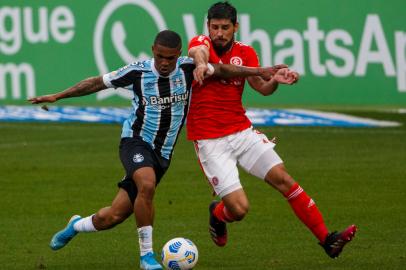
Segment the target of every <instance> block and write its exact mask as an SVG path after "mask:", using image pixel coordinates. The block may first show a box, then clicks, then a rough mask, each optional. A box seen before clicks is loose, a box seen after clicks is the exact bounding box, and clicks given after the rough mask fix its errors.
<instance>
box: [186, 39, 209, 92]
mask: <svg viewBox="0 0 406 270" xmlns="http://www.w3.org/2000/svg"><path fill="white" fill-rule="evenodd" d="M189 56H190V57H191V58H193V61H194V62H195V65H196V68H195V70H194V71H193V77H194V79H195V80H196V81H197V82H199V84H200V85H202V84H203V80H204V78H205V76H206V73H207V72H208V67H207V63H208V61H209V48H207V47H206V46H204V45H200V46H196V47H193V48H190V49H189Z"/></svg>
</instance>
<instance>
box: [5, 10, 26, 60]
mask: <svg viewBox="0 0 406 270" xmlns="http://www.w3.org/2000/svg"><path fill="white" fill-rule="evenodd" d="M7 19H9V20H10V21H11V27H10V30H8V31H7V29H6V21H7ZM21 43H22V41H21V23H20V10H19V9H18V8H11V7H2V8H0V53H4V54H9V55H10V54H15V53H17V52H18V51H19V50H20V48H21Z"/></svg>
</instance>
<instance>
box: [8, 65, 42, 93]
mask: <svg viewBox="0 0 406 270" xmlns="http://www.w3.org/2000/svg"><path fill="white" fill-rule="evenodd" d="M23 75H24V77H25V79H26V80H25V82H26V83H25V85H26V88H27V96H26V97H27V98H28V97H33V96H35V76H34V70H33V68H32V66H31V65H30V64H27V63H21V64H20V65H18V66H17V65H15V64H5V65H2V64H0V99H5V98H6V97H7V91H6V82H7V78H11V83H10V84H11V89H12V97H13V99H21V84H20V82H21V80H22V77H23Z"/></svg>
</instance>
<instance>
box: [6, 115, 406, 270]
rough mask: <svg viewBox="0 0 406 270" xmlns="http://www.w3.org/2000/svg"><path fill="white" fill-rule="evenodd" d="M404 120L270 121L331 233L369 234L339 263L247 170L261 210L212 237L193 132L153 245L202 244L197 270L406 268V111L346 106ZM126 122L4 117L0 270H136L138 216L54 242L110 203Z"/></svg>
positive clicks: (164, 200) (167, 187)
mask: <svg viewBox="0 0 406 270" xmlns="http://www.w3.org/2000/svg"><path fill="white" fill-rule="evenodd" d="M346 113H350V114H352V115H357V116H365V117H371V118H375V119H382V120H394V121H400V122H402V123H403V126H401V127H396V128H350V129H344V128H320V127H307V128H304V127H272V128H261V129H260V130H261V131H263V132H264V133H266V134H267V135H268V136H269V137H272V136H277V137H278V144H277V147H276V150H277V152H278V153H279V154H280V156H281V157H282V158H283V159H284V161H285V164H286V167H287V168H288V171H289V173H290V174H291V175H292V176H293V177H294V178H295V179H296V180H297V181H298V182H299V183H300V184H301V185H302V187H303V188H304V189H305V190H306V191H307V193H308V194H310V195H311V196H312V197H313V199H314V200H315V201H316V203H317V205H318V207H319V209H320V210H321V211H322V213H323V215H324V218H325V221H326V224H327V225H328V227H329V228H330V229H331V230H341V229H343V228H345V227H346V226H348V225H350V224H352V223H355V224H357V226H358V227H359V231H358V233H357V235H356V237H355V239H354V240H353V242H351V243H350V244H349V245H348V246H346V247H345V249H344V252H343V253H342V254H341V256H340V257H339V258H338V259H335V260H333V259H330V258H329V257H328V256H327V255H326V254H325V253H324V251H323V250H322V248H321V247H320V246H319V245H318V244H317V241H316V239H315V238H314V237H313V235H312V234H311V233H310V232H309V231H308V230H307V228H306V227H305V226H303V225H302V224H301V223H300V222H299V220H298V219H297V218H296V217H295V216H294V214H293V212H292V211H291V209H290V207H289V205H288V203H287V202H286V201H285V199H284V198H283V197H282V196H281V195H280V194H279V193H278V192H276V191H275V190H274V189H272V188H270V187H269V186H267V185H266V184H265V183H263V182H261V181H260V180H258V179H256V178H254V177H251V176H249V175H247V174H246V173H245V172H243V171H241V179H242V183H243V185H244V187H245V190H246V192H247V194H248V196H249V198H250V203H251V208H250V212H249V213H248V215H247V217H246V218H245V219H244V220H243V221H242V222H240V223H233V224H231V225H229V227H228V228H229V242H228V245H227V246H226V247H224V248H218V247H216V246H215V245H214V244H213V243H212V241H211V239H210V238H209V234H208V228H207V226H208V224H207V223H208V210H207V207H208V205H209V203H210V202H211V200H212V196H211V192H210V188H209V186H208V184H207V182H206V180H205V178H204V176H203V174H202V172H201V170H200V168H199V165H198V163H197V160H196V157H195V153H194V149H193V146H192V143H191V142H189V141H187V140H186V138H185V133H184V132H183V133H182V135H181V137H180V138H179V140H178V144H177V146H176V149H175V154H174V159H173V160H172V164H171V167H170V169H169V171H168V172H167V174H166V175H165V177H164V179H163V180H162V182H161V184H160V185H159V187H158V189H157V192H156V196H155V207H156V220H155V225H154V249H155V252H157V253H159V254H160V249H161V247H162V246H163V245H164V243H165V242H166V241H168V240H169V239H171V238H174V237H178V236H183V237H187V238H190V239H191V240H193V241H194V242H195V244H196V245H197V246H198V248H199V262H198V265H197V266H196V268H195V269H199V270H203V269H207V270H209V269H210V270H215V269H230V270H231V269H232V270H237V269H312V270H315V269H323V270H325V269H346V270H347V269H358V270H359V269H368V270H372V269H405V266H406V245H405V242H406V188H405V180H406V114H396V113H387V112H369V111H356V112H352V111H348V112H346ZM120 129H121V127H120V126H119V125H103V124H80V123H68V124H63V123H51V124H50V123H10V122H8V123H6V122H1V123H0V138H1V141H0V207H1V209H0V269H4V270H11V269H13V270H14V269H18V270H27V269H50V270H51V269H52V270H73V269H75V270H82V269H83V270H84V269H87V270H89V269H90V270H91V269H95V270H96V269H99V270H110V269H122V270H126V269H128V270H130V269H138V267H139V258H138V256H139V255H138V254H139V251H138V239H137V235H136V231H135V222H134V218H133V217H131V218H129V219H128V220H127V221H126V222H124V223H122V224H120V225H118V226H117V227H115V228H114V229H112V230H109V231H104V232H99V233H89V234H79V235H78V236H77V237H76V238H75V239H73V240H72V242H71V243H69V245H68V246H66V247H65V248H63V249H61V250H59V251H56V252H55V251H52V250H51V249H50V248H49V247H48V243H49V241H50V239H51V237H52V235H53V234H54V233H55V232H56V231H58V230H60V229H61V228H63V227H64V226H65V225H66V222H67V221H68V220H69V218H70V217H71V216H72V215H73V214H80V215H82V216H87V215H89V214H92V213H94V212H95V211H97V210H98V209H99V208H101V207H103V206H106V205H109V204H110V202H111V200H112V199H113V197H114V196H115V194H116V192H117V187H116V183H117V181H119V180H120V179H121V177H122V176H123V172H124V171H123V169H122V167H121V163H120V161H119V158H118V143H119V136H120Z"/></svg>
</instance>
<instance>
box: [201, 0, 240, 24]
mask: <svg viewBox="0 0 406 270" xmlns="http://www.w3.org/2000/svg"><path fill="white" fill-rule="evenodd" d="M211 19H229V20H230V21H231V22H232V23H233V24H234V25H235V24H236V23H237V10H236V9H235V7H234V6H232V5H231V4H230V3H229V2H228V1H224V2H217V3H215V4H213V5H212V6H211V7H210V8H209V10H208V12H207V20H208V21H210V20H211Z"/></svg>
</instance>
